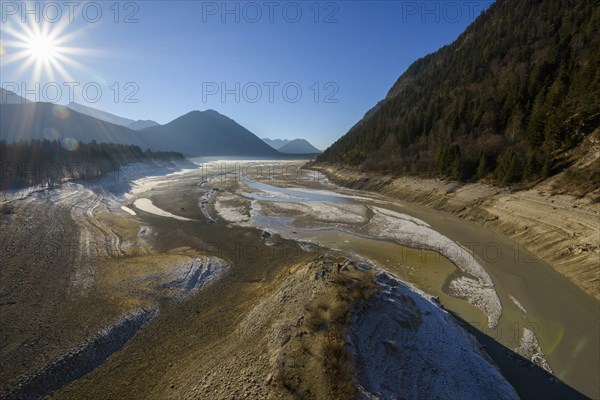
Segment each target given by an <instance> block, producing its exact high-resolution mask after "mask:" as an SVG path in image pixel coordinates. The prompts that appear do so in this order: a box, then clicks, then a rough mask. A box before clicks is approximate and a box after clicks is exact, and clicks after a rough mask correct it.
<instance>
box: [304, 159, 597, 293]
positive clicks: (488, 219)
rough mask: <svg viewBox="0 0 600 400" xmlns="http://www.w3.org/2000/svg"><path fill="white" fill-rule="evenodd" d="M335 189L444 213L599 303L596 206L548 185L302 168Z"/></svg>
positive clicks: (328, 166)
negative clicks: (495, 236) (504, 242)
mask: <svg viewBox="0 0 600 400" xmlns="http://www.w3.org/2000/svg"><path fill="white" fill-rule="evenodd" d="M307 168H310V169H313V170H317V171H319V172H321V173H323V174H325V175H326V176H327V177H328V178H329V179H330V180H331V181H333V182H335V183H336V184H339V185H342V186H346V187H349V188H352V189H360V190H367V191H372V192H377V193H379V194H382V195H385V196H389V197H392V198H394V199H399V200H402V201H406V202H410V203H416V204H420V205H424V206H427V207H430V208H433V209H436V210H441V211H446V212H449V213H451V214H454V215H456V216H458V217H461V218H464V219H466V220H469V221H473V222H475V223H477V224H479V225H481V226H484V227H485V228H488V229H491V230H493V231H495V232H498V233H501V234H503V235H504V236H506V237H508V238H510V239H512V240H514V241H515V242H517V243H519V244H520V245H523V246H524V247H525V248H526V249H527V250H529V251H530V252H531V253H533V254H535V255H536V256H537V257H539V258H540V259H542V260H544V261H546V262H547V263H549V264H550V265H551V266H552V267H553V268H554V269H556V270H557V271H558V272H560V273H561V274H563V275H564V276H566V277H567V278H568V279H569V280H571V281H572V282H574V283H575V284H576V285H577V286H579V287H580V288H581V289H582V290H583V291H584V292H586V293H587V294H589V295H591V296H593V297H595V298H596V299H598V300H600V268H598V266H599V265H600V204H598V203H593V202H592V201H591V200H590V199H588V198H585V197H583V198H577V197H575V196H570V195H564V194H554V193H553V192H554V191H553V189H552V183H553V182H552V180H547V181H544V182H542V183H541V184H539V185H537V186H536V187H534V188H532V189H529V190H523V191H515V192H512V191H510V190H509V189H507V188H499V187H494V186H490V185H486V184H481V183H474V184H461V183H458V182H449V181H444V180H439V179H425V178H417V177H392V176H387V175H376V174H367V173H363V172H359V171H355V170H351V169H347V168H341V167H340V166H337V165H335V166H334V165H331V164H318V165H307Z"/></svg>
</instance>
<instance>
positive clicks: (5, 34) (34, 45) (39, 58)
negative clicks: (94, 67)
mask: <svg viewBox="0 0 600 400" xmlns="http://www.w3.org/2000/svg"><path fill="white" fill-rule="evenodd" d="M2 25H3V26H2V28H1V30H2V38H3V39H2V42H1V43H0V48H1V49H2V59H1V62H0V66H6V65H8V64H12V63H19V68H18V72H19V74H20V75H25V74H27V73H28V72H30V71H31V75H29V79H31V80H32V81H34V82H40V81H44V80H48V81H53V80H56V79H57V78H61V79H63V80H72V79H73V78H72V75H71V73H70V72H69V69H72V68H82V67H83V66H82V64H81V63H80V62H78V61H76V60H75V58H80V57H79V56H83V55H86V54H90V53H91V52H90V51H89V50H86V49H82V48H76V47H71V46H69V42H71V41H72V40H73V39H74V38H76V37H77V35H78V34H80V33H81V32H80V31H73V32H70V33H67V32H66V29H67V26H68V21H67V20H65V21H64V22H62V23H61V22H58V23H52V24H51V23H44V22H42V23H35V24H33V23H31V24H27V23H22V22H21V21H19V20H12V21H9V23H6V24H2ZM5 38H6V39H5Z"/></svg>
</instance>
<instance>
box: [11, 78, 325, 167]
mask: <svg viewBox="0 0 600 400" xmlns="http://www.w3.org/2000/svg"><path fill="white" fill-rule="evenodd" d="M0 117H1V119H0V139H2V140H6V141H8V142H13V141H18V140H31V139H40V140H43V139H49V140H54V139H66V138H70V139H75V140H78V141H80V142H83V143H89V142H91V141H96V142H98V143H102V142H104V143H117V144H131V145H136V146H139V147H140V148H142V149H143V150H145V149H150V150H153V151H174V152H179V153H182V154H185V155H188V156H249V157H272V158H290V157H292V158H298V157H300V156H302V155H305V154H316V153H320V151H319V150H318V149H316V148H315V147H314V146H312V145H311V144H310V143H308V142H307V141H305V140H303V139H295V140H284V141H281V150H280V151H278V150H277V149H275V148H273V147H271V146H270V145H268V144H267V143H265V142H264V141H263V140H261V139H260V138H259V137H257V136H256V135H255V134H254V133H252V132H250V131H249V130H248V129H246V128H244V127H243V126H241V125H240V124H238V123H237V122H235V121H234V120H232V119H230V118H228V117H226V116H224V115H222V114H219V113H218V112H217V111H215V110H206V111H192V112H189V113H187V114H185V115H182V116H181V117H178V118H176V119H174V120H173V121H171V122H169V123H168V124H165V125H159V124H158V123H157V122H155V121H151V120H138V121H134V120H132V119H129V118H123V117H120V116H118V115H114V114H111V113H108V112H105V111H102V110H98V109H95V108H92V107H88V106H84V105H82V104H78V103H73V102H72V103H69V104H68V105H66V106H62V105H58V104H52V103H43V102H40V103H36V102H31V101H28V100H26V99H24V98H22V97H20V96H19V95H17V94H15V93H13V92H11V91H8V90H5V89H4V88H0Z"/></svg>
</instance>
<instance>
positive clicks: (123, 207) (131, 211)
mask: <svg viewBox="0 0 600 400" xmlns="http://www.w3.org/2000/svg"><path fill="white" fill-rule="evenodd" d="M121 210H123V211H125V212H126V213H127V214H129V215H136V213H135V211H133V210H132V209H131V208H129V207H126V206H121Z"/></svg>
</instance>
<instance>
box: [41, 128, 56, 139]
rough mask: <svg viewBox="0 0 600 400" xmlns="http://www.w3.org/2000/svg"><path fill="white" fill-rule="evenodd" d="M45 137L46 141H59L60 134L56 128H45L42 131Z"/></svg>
mask: <svg viewBox="0 0 600 400" xmlns="http://www.w3.org/2000/svg"><path fill="white" fill-rule="evenodd" d="M42 134H43V135H44V139H48V140H58V139H60V133H58V131H57V130H56V129H55V128H44V130H43V131H42Z"/></svg>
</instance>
